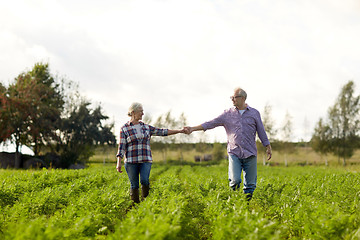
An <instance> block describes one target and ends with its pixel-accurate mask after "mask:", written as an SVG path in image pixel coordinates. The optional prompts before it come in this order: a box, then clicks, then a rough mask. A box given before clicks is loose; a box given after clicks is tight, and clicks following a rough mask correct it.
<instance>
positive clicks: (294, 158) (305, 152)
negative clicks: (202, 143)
mask: <svg viewBox="0 0 360 240" xmlns="http://www.w3.org/2000/svg"><path fill="white" fill-rule="evenodd" d="M258 150H259V152H258V163H259V164H263V162H264V157H265V154H264V153H265V149H258ZM116 152H117V148H105V149H104V148H99V149H97V150H96V154H95V156H93V157H92V158H91V159H90V163H104V162H105V163H115V162H116V158H115V155H116ZM207 153H210V154H211V153H212V149H211V148H209V147H208V148H207V149H206V151H205V152H199V151H197V150H196V149H190V150H186V151H182V154H181V153H180V151H179V150H169V151H168V152H167V154H166V161H165V160H164V154H163V152H161V151H152V155H153V159H154V162H167V161H183V162H187V163H192V162H194V157H195V156H203V155H204V154H207ZM223 155H224V158H223V159H222V160H224V159H226V157H227V154H226V148H225V147H224V151H223ZM181 156H182V158H181ZM181 159H182V160H181ZM285 159H286V161H287V165H288V166H304V165H313V166H329V167H343V162H342V159H338V157H336V156H334V155H331V154H330V155H327V156H321V155H319V154H317V153H316V152H315V151H313V150H312V149H311V148H309V147H308V148H304V147H302V148H296V149H295V151H294V152H292V153H290V154H285V153H283V152H279V151H273V156H272V159H271V161H270V162H267V161H265V163H266V164H270V165H272V166H285ZM326 161H327V165H326ZM346 163H347V165H346V166H345V169H348V170H352V171H360V150H357V151H356V152H355V154H354V155H353V156H352V157H351V158H350V159H347V160H346Z"/></svg>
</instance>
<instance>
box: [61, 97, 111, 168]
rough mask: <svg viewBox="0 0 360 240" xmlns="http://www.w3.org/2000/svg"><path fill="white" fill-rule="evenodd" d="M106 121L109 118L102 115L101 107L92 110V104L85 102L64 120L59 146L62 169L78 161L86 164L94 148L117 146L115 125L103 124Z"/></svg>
mask: <svg viewBox="0 0 360 240" xmlns="http://www.w3.org/2000/svg"><path fill="white" fill-rule="evenodd" d="M106 119H108V117H107V116H105V115H104V114H103V113H102V109H101V107H100V106H98V107H96V108H95V109H94V110H92V109H91V108H90V102H86V101H85V102H81V103H80V104H79V105H78V106H77V107H76V108H75V109H73V111H72V112H71V113H70V116H69V117H68V118H64V119H63V120H62V126H61V133H60V136H59V137H60V143H59V145H58V149H59V150H60V152H61V159H62V161H61V162H62V166H61V167H64V168H66V167H68V166H69V165H71V164H73V163H75V162H77V161H81V162H85V161H86V160H88V159H89V158H90V157H91V156H92V155H93V154H94V151H93V147H94V146H97V145H104V144H108V145H114V146H115V143H116V140H115V136H114V135H113V134H112V129H113V126H114V124H113V123H111V124H108V125H106V124H103V121H104V120H106Z"/></svg>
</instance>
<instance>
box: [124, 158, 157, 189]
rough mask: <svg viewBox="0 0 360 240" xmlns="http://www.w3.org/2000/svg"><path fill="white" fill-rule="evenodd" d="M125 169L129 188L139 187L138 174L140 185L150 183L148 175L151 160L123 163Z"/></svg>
mask: <svg viewBox="0 0 360 240" xmlns="http://www.w3.org/2000/svg"><path fill="white" fill-rule="evenodd" d="M125 170H126V173H127V175H128V177H129V180H130V187H131V189H138V188H139V175H140V183H141V184H142V185H146V186H148V185H150V182H149V177H150V170H151V162H145V163H125Z"/></svg>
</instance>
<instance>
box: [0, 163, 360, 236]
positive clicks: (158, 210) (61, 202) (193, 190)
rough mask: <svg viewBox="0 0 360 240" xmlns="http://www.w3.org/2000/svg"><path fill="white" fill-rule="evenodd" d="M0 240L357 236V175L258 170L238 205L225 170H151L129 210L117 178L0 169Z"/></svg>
mask: <svg viewBox="0 0 360 240" xmlns="http://www.w3.org/2000/svg"><path fill="white" fill-rule="evenodd" d="M0 179H1V182H0V187H1V188H0V208H1V209H0V210H1V212H2V216H1V218H0V230H1V233H0V234H1V235H0V238H1V239H89V238H90V239H105V238H106V239H236V238H246V239H283V238H293V239H303V238H305V239H334V238H337V239H338V238H340V239H352V238H354V239H357V238H359V237H360V175H359V174H358V173H348V172H345V171H337V170H329V169H323V168H312V167H292V168H276V167H263V166H259V173H258V188H257V189H256V191H255V194H254V197H253V199H252V200H251V202H250V203H249V204H248V203H247V201H246V200H245V198H244V195H243V194H242V192H241V191H232V190H230V189H229V187H228V180H227V166H226V164H220V165H213V166H203V165H199V166H191V165H161V164H154V165H153V168H152V171H151V178H150V182H151V190H150V195H149V196H148V197H147V198H146V200H144V201H142V202H141V203H140V204H136V206H134V207H132V204H131V202H130V200H129V196H128V188H129V183H128V179H127V176H126V173H123V174H119V173H117V172H116V171H115V168H114V166H105V167H104V166H98V167H93V168H89V169H86V170H40V171H13V170H1V171H0Z"/></svg>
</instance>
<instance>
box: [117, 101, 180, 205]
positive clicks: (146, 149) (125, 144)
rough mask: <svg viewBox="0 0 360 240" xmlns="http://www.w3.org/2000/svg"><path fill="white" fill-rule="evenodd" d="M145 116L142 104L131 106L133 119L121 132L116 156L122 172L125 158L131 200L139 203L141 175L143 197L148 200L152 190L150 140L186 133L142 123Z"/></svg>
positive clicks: (130, 111)
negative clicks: (154, 136)
mask: <svg viewBox="0 0 360 240" xmlns="http://www.w3.org/2000/svg"><path fill="white" fill-rule="evenodd" d="M143 115H144V111H143V107H142V105H141V104H140V103H133V104H131V106H130V108H129V111H128V116H129V117H130V118H131V119H130V121H129V122H127V123H125V124H124V125H123V126H122V127H121V130H120V144H119V150H118V153H117V155H116V157H117V165H116V169H117V171H118V172H119V173H121V172H122V170H121V161H122V159H124V158H125V160H124V163H125V170H126V173H127V175H128V177H129V180H130V198H131V200H132V201H134V202H135V203H139V202H140V199H139V175H140V183H141V195H142V197H143V198H146V197H147V196H148V194H149V189H150V182H149V177H150V170H151V164H152V156H151V149H150V138H151V136H152V135H156V136H168V135H173V134H177V133H185V131H184V129H182V130H170V129H160V128H156V127H153V126H150V125H148V124H145V123H143V122H142V121H140V120H141V119H142V116H143Z"/></svg>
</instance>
